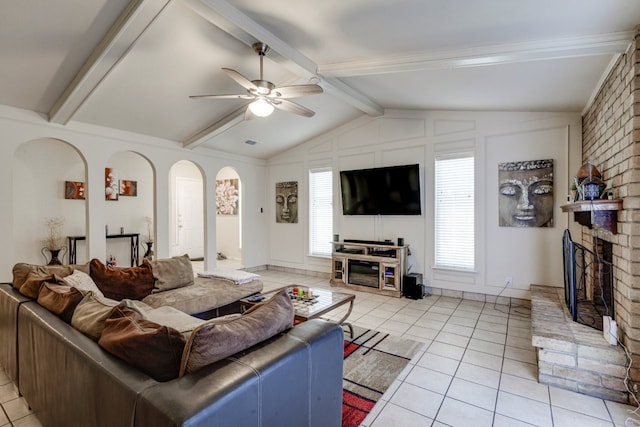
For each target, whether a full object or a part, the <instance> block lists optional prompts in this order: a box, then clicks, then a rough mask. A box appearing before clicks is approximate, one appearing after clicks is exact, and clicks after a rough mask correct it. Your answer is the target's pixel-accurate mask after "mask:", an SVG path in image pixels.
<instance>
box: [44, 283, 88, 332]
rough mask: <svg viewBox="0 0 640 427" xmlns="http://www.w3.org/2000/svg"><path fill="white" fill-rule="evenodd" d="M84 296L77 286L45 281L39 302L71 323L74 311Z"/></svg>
mask: <svg viewBox="0 0 640 427" xmlns="http://www.w3.org/2000/svg"><path fill="white" fill-rule="evenodd" d="M82 298H83V295H82V293H81V292H80V291H79V290H77V289H76V288H72V287H71V286H66V285H58V284H55V283H49V282H45V283H43V284H42V286H41V287H40V293H39V294H38V304H40V305H41V306H43V307H44V308H46V309H47V310H49V311H50V312H52V313H54V314H56V315H58V316H59V317H60V318H61V319H62V320H64V321H65V322H67V323H71V317H72V316H73V311H74V310H75V309H76V306H77V305H78V304H79V303H80V301H82Z"/></svg>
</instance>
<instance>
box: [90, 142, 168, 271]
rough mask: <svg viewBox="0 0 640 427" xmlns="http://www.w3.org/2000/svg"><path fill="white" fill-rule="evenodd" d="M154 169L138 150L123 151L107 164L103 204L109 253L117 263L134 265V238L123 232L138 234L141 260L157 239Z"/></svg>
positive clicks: (140, 261)
mask: <svg viewBox="0 0 640 427" xmlns="http://www.w3.org/2000/svg"><path fill="white" fill-rule="evenodd" d="M154 200H155V185H154V171H153V168H152V167H151V164H150V163H149V161H148V160H147V159H146V158H145V157H143V156H141V155H140V154H138V153H134V152H132V151H121V152H118V153H115V154H113V155H112V156H111V157H110V158H109V160H108V161H107V163H106V169H105V197H104V200H103V201H102V203H104V207H105V218H106V230H105V231H106V234H107V239H106V255H107V260H109V259H110V258H113V259H114V260H115V262H116V264H117V265H118V266H123V267H126V266H130V265H135V261H134V260H132V259H131V257H132V250H131V242H132V241H131V239H130V238H129V237H122V238H119V236H120V235H124V236H126V235H128V234H131V233H138V234H139V235H140V236H139V247H138V251H139V255H138V263H142V256H143V254H144V252H145V250H146V248H147V247H146V244H147V243H148V242H153V241H154V240H155V228H154V224H155V215H154V205H155V203H154Z"/></svg>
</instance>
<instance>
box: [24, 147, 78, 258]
mask: <svg viewBox="0 0 640 427" xmlns="http://www.w3.org/2000/svg"><path fill="white" fill-rule="evenodd" d="M86 177H87V165H86V159H85V158H84V156H83V155H82V154H81V153H80V151H79V150H78V149H77V148H76V147H74V146H73V145H72V144H71V143H69V142H67V141H64V140H61V139H56V138H41V139H36V140H31V141H26V142H24V143H22V144H20V145H19V146H18V147H17V148H16V150H15V152H14V155H13V168H12V185H13V191H12V194H13V195H12V200H11V207H12V209H13V233H14V239H13V245H14V260H15V261H16V262H27V263H33V264H43V263H46V262H48V261H49V258H48V257H49V254H48V253H47V252H46V251H45V254H43V253H42V248H43V247H45V244H46V242H45V240H48V237H49V235H50V231H49V227H48V226H47V223H48V222H49V221H50V220H53V219H60V220H61V222H62V225H61V227H60V228H59V232H60V234H59V236H60V239H59V245H60V246H67V239H66V236H67V235H84V234H85V232H86V215H87V201H86V200H85V199H82V198H80V197H82V194H84V196H85V197H86V195H87V191H86V190H87V189H86V187H85V188H84V190H80V188H82V187H81V185H80V184H77V185H76V188H77V190H76V191H65V188H66V187H65V183H66V182H67V181H69V182H73V183H82V184H85V183H86V181H87V178H86ZM65 196H66V197H78V198H65ZM67 249H68V248H67ZM63 261H68V253H64V256H63Z"/></svg>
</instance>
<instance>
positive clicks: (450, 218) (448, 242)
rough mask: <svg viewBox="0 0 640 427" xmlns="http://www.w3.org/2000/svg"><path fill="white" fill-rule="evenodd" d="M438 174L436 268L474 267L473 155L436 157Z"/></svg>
mask: <svg viewBox="0 0 640 427" xmlns="http://www.w3.org/2000/svg"><path fill="white" fill-rule="evenodd" d="M435 173H436V183H435V184H436V194H435V199H436V200H435V264H436V267H442V268H453V269H463V270H473V269H474V267H475V262H474V258H475V256H474V254H475V250H474V158H473V156H470V155H468V154H464V155H463V154H461V155H459V156H457V157H453V156H447V157H443V158H437V159H436V165H435Z"/></svg>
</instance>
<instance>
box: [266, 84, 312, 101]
mask: <svg viewBox="0 0 640 427" xmlns="http://www.w3.org/2000/svg"><path fill="white" fill-rule="evenodd" d="M274 92H276V93H277V94H279V96H278V98H281V99H286V98H297V97H299V96H307V95H315V94H316V93H322V92H324V91H323V90H322V87H320V86H318V85H314V84H308V85H293V86H282V87H277V88H275V89H274Z"/></svg>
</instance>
